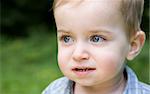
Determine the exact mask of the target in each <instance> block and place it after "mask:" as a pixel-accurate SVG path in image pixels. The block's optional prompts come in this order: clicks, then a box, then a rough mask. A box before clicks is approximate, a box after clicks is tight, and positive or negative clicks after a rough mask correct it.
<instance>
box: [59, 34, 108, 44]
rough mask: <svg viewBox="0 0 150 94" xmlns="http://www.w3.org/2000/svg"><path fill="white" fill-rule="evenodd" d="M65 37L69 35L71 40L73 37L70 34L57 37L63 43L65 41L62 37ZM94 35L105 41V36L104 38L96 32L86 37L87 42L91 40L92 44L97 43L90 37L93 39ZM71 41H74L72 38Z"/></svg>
mask: <svg viewBox="0 0 150 94" xmlns="http://www.w3.org/2000/svg"><path fill="white" fill-rule="evenodd" d="M65 37H70V38H71V39H72V40H73V37H71V35H61V36H60V37H59V40H60V41H62V42H64V43H65V41H64V38H65ZM94 37H99V38H101V39H102V40H101V42H103V41H106V38H105V37H104V36H102V35H98V34H96V35H91V36H90V37H89V38H88V40H89V42H92V43H93V44H98V43H97V42H94V41H92V39H93V38H94ZM73 41H74V40H73ZM66 44H67V43H66Z"/></svg>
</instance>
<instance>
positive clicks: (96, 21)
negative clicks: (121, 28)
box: [54, 0, 122, 29]
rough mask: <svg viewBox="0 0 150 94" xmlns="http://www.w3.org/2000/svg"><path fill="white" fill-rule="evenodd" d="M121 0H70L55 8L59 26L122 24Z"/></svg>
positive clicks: (77, 26) (83, 26)
mask: <svg viewBox="0 0 150 94" xmlns="http://www.w3.org/2000/svg"><path fill="white" fill-rule="evenodd" d="M119 9H120V0H115V1H114V0H83V1H81V2H79V1H78V0H70V1H68V2H67V3H66V4H64V5H60V6H59V7H57V8H56V9H55V10H54V16H55V20H56V25H57V28H59V27H61V26H64V27H71V28H73V29H74V28H78V29H79V28H80V27H81V28H80V29H83V28H85V27H89V28H90V27H95V26H109V25H110V26H112V27H115V25H118V24H122V16H121V13H120V11H119Z"/></svg>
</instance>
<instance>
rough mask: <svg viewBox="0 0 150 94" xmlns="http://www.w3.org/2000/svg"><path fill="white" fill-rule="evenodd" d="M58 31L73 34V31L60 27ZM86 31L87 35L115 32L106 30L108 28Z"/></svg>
mask: <svg viewBox="0 0 150 94" xmlns="http://www.w3.org/2000/svg"><path fill="white" fill-rule="evenodd" d="M57 32H60V33H66V34H72V33H73V32H71V31H69V30H63V29H59V30H57ZM84 33H85V35H86V34H109V35H112V34H113V33H112V32H111V31H109V30H106V29H93V30H89V31H87V32H84Z"/></svg>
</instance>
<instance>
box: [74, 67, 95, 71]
mask: <svg viewBox="0 0 150 94" xmlns="http://www.w3.org/2000/svg"><path fill="white" fill-rule="evenodd" d="M93 70H96V69H95V68H74V69H73V71H78V72H86V71H93Z"/></svg>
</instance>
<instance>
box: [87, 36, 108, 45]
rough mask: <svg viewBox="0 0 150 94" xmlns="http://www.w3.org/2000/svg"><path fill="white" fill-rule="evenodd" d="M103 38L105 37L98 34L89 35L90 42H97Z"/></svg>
mask: <svg viewBox="0 0 150 94" xmlns="http://www.w3.org/2000/svg"><path fill="white" fill-rule="evenodd" d="M103 40H105V39H104V38H103V37H101V36H99V35H94V36H91V37H90V42H92V43H99V42H102V41H103Z"/></svg>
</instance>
